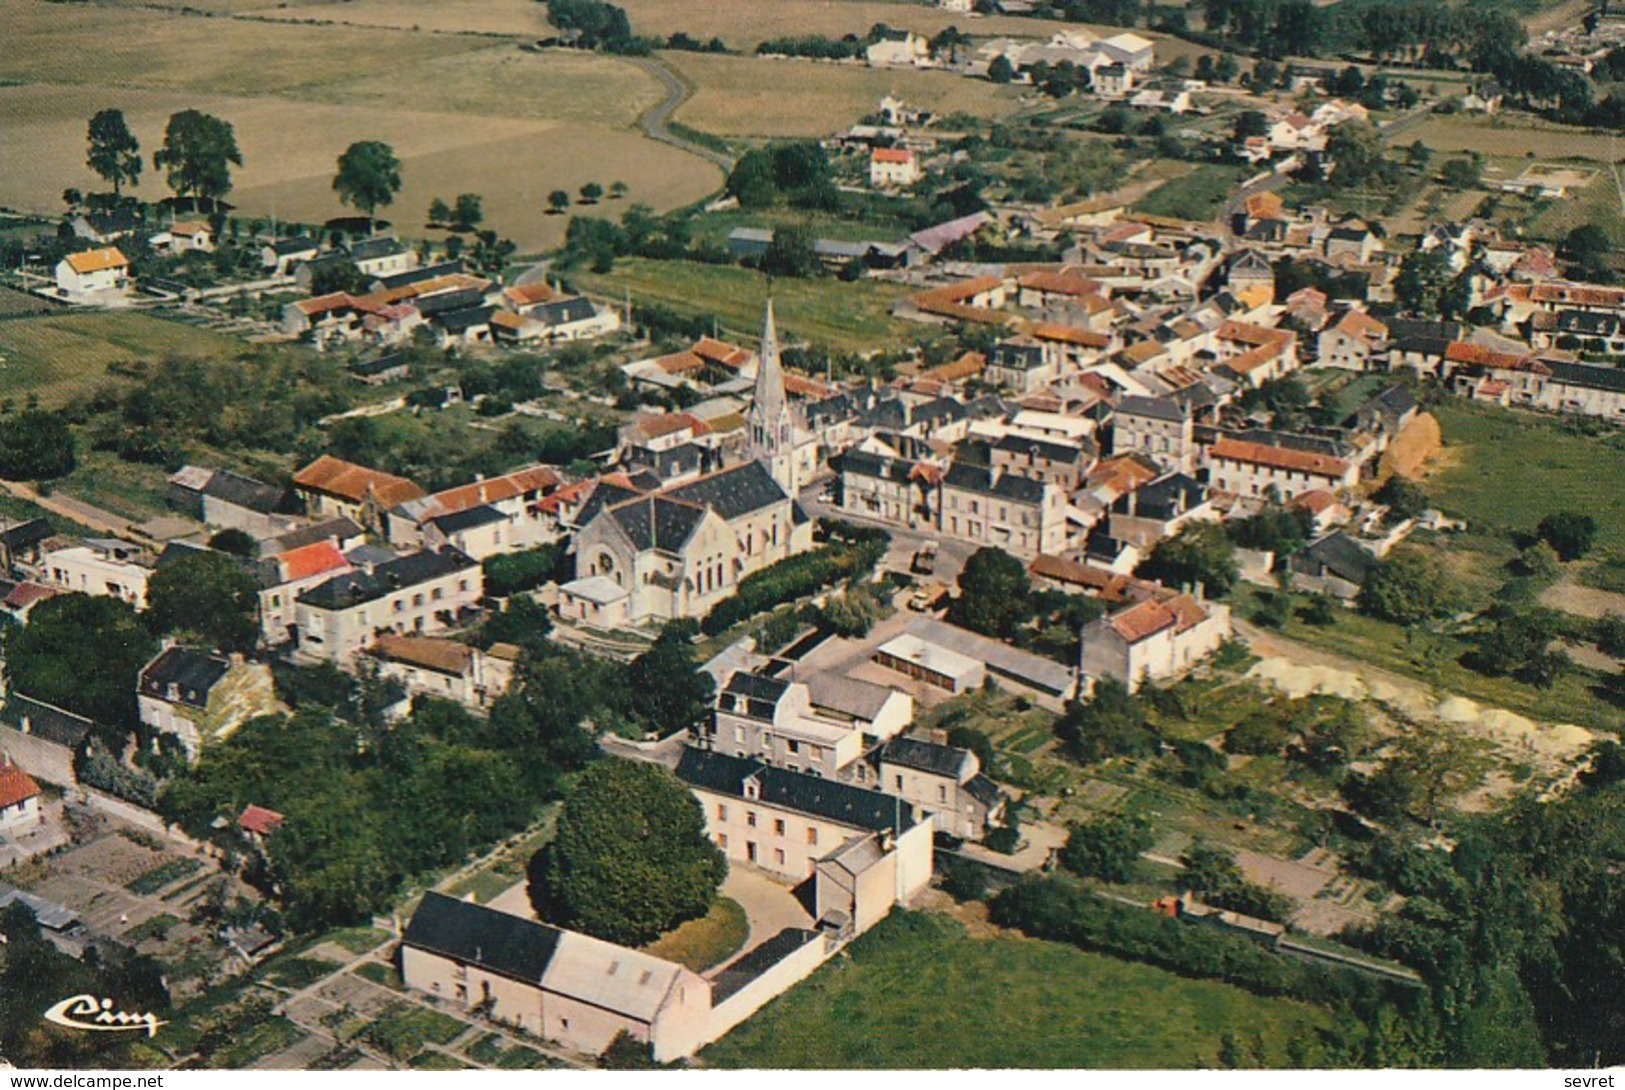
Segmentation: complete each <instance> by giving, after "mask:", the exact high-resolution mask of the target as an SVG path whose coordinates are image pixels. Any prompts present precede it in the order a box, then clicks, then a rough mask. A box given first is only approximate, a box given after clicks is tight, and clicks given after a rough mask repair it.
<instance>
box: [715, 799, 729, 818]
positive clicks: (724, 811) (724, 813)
mask: <svg viewBox="0 0 1625 1090" xmlns="http://www.w3.org/2000/svg"><path fill="white" fill-rule="evenodd" d="M717 820H718V821H727V820H728V808H727V807H726V806H724V805H723V804H722V803H720V802H719V803H717Z"/></svg>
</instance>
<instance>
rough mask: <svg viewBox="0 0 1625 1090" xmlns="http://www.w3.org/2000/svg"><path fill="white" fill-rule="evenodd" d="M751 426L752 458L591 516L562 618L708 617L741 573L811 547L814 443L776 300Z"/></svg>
mask: <svg viewBox="0 0 1625 1090" xmlns="http://www.w3.org/2000/svg"><path fill="white" fill-rule="evenodd" d="M747 425H748V427H749V432H750V447H749V453H750V457H749V459H748V460H747V461H744V462H742V463H740V464H739V465H735V466H730V467H728V468H726V469H722V470H719V471H717V472H715V473H709V474H706V475H705V476H702V477H699V478H697V479H695V480H690V481H685V482H684V483H682V484H678V485H674V486H672V487H669V488H663V489H661V490H660V491H658V492H650V493H646V494H644V495H637V496H632V497H630V498H623V499H620V500H619V501H618V502H615V503H612V504H607V505H605V506H604V507H602V508H601V509H599V511H598V512H597V513H596V514H595V515H593V516H592V518H591V520H590V521H588V522H587V524H586V525H585V526H583V527H582V528H581V532H580V533H579V534H578V535H577V538H576V550H575V552H576V578H575V579H573V580H571V581H570V582H569V583H566V584H565V585H564V586H562V587H560V588H559V614H560V616H561V617H563V618H564V619H565V620H567V621H576V622H580V623H584V624H590V625H594V626H597V627H601V628H617V627H622V626H626V625H647V624H660V623H662V622H664V621H668V620H672V619H674V618H677V617H695V618H699V617H704V616H705V615H706V614H707V613H708V612H710V611H711V609H712V607H714V606H715V605H716V604H717V603H718V602H720V601H722V600H723V599H724V598H726V597H728V596H729V595H730V594H732V593H733V592H734V590H735V589H736V588H737V587H738V585H739V581H740V580H741V579H744V578H745V577H746V576H748V575H750V574H751V573H752V572H756V571H760V570H761V569H763V568H766V567H768V566H769V565H771V564H775V563H777V562H778V561H780V560H783V559H785V558H787V557H790V556H794V555H795V554H797V553H801V552H805V551H806V550H808V549H810V548H812V530H813V527H812V522H811V520H810V519H809V518H808V517H807V514H806V512H804V511H803V510H802V509H801V507H800V505H799V504H797V503H796V501H795V495H796V491H797V489H798V487H799V486H800V485H801V484H802V483H805V481H806V480H808V479H810V477H811V475H812V474H811V471H810V470H809V469H807V467H805V466H804V465H803V464H802V463H803V462H804V461H805V460H806V459H805V456H804V455H801V454H800V452H802V451H805V450H807V449H809V444H807V443H806V442H805V441H804V439H805V436H806V434H807V433H806V428H805V426H804V425H802V426H798V421H797V420H796V413H795V411H794V409H793V407H792V406H791V404H790V399H789V397H788V395H787V394H786V392H785V388H784V369H783V366H782V365H781V363H780V361H779V344H778V332H777V330H776V329H775V327H774V322H773V304H772V302H771V301H770V302H769V303H768V306H767V317H766V320H765V321H764V323H763V327H762V350H761V354H760V363H759V364H758V367H757V371H756V379H755V387H754V396H753V398H752V402H751V409H750V414H749V416H748V418H747Z"/></svg>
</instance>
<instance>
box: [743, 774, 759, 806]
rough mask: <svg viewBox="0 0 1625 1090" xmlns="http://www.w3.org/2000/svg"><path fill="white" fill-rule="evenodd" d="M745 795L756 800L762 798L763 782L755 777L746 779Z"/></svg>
mask: <svg viewBox="0 0 1625 1090" xmlns="http://www.w3.org/2000/svg"><path fill="white" fill-rule="evenodd" d="M745 797H746V798H747V799H751V800H753V801H754V800H756V799H759V798H761V797H762V785H761V783H760V782H758V781H757V780H756V779H754V778H753V779H749V780H746V781H745Z"/></svg>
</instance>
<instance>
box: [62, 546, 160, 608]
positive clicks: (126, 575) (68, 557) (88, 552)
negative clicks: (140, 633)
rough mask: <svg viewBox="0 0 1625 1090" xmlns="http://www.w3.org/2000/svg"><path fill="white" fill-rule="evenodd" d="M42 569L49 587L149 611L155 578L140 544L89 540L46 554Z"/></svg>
mask: <svg viewBox="0 0 1625 1090" xmlns="http://www.w3.org/2000/svg"><path fill="white" fill-rule="evenodd" d="M41 567H42V572H41V575H42V577H43V581H44V582H45V583H46V584H47V585H49V586H54V587H60V588H61V589H63V590H67V591H77V592H78V593H80V594H92V595H105V596H107V597H111V598H117V599H119V600H120V601H121V602H128V603H129V604H130V605H132V606H134V607H135V608H136V609H146V608H147V580H148V579H150V578H151V577H152V572H153V563H152V557H151V556H150V555H149V554H148V553H147V551H146V550H145V549H143V548H141V547H140V546H138V545H132V544H130V543H129V542H127V541H120V540H118V539H117V538H86V539H85V541H84V542H83V543H82V544H79V545H70V546H68V547H67V548H63V549H53V550H51V551H50V552H48V553H46V554H45V557H44V559H43V560H42V562H41Z"/></svg>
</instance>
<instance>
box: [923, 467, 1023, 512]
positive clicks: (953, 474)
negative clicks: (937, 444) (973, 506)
mask: <svg viewBox="0 0 1625 1090" xmlns="http://www.w3.org/2000/svg"><path fill="white" fill-rule="evenodd" d="M942 480H943V485H944V486H945V487H947V488H957V489H960V490H962V491H965V492H977V493H980V494H981V495H984V496H997V497H999V498H1000V499H1006V500H1013V501H1015V502H1017V503H1042V502H1043V501H1044V483H1043V482H1042V481H1035V480H1033V479H1031V478H1030V477H1021V476H1018V475H1016V474H1014V473H995V472H994V471H993V470H992V469H989V468H988V467H986V466H973V465H968V464H966V463H964V462H955V463H954V464H953V465H951V466H949V467H948V472H947V474H946V475H945V476H944V477H943V479H942Z"/></svg>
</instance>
